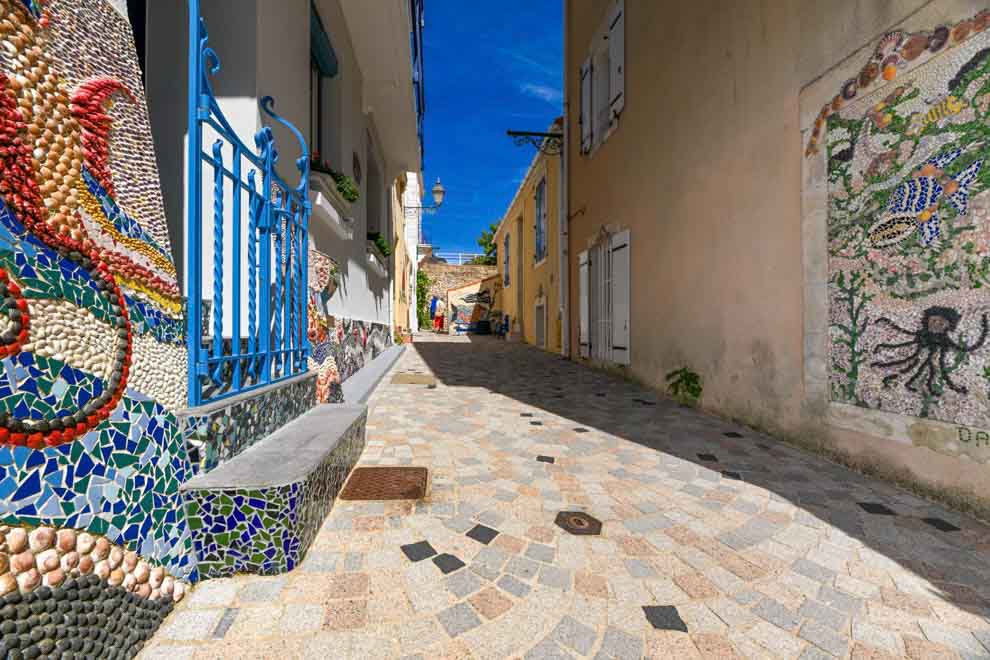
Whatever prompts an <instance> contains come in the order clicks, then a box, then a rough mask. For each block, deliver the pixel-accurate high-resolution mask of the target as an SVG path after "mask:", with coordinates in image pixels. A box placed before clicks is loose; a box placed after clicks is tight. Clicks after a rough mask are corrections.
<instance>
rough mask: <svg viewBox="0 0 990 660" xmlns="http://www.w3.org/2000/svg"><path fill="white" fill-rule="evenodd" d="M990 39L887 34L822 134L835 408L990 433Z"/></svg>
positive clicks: (966, 26) (835, 105)
mask: <svg viewBox="0 0 990 660" xmlns="http://www.w3.org/2000/svg"><path fill="white" fill-rule="evenodd" d="M988 27H990V11H984V12H981V13H979V14H978V15H976V16H975V17H973V18H971V19H967V20H963V21H960V22H958V23H956V24H954V25H944V26H938V27H936V28H935V29H933V30H931V31H930V32H918V33H913V34H908V33H905V32H901V31H895V32H891V33H889V34H887V35H885V36H884V37H883V38H882V39H881V40H880V41H879V43H878V44H877V45H876V49H875V51H874V53H873V55H872V57H871V58H870V59H869V61H868V62H867V63H866V64H865V65H864V66H863V68H862V70H861V71H860V73H859V74H858V75H857V76H856V77H855V78H851V79H850V80H849V81H847V82H846V83H845V84H844V85H843V86H842V89H841V90H840V91H839V93H838V94H837V95H836V97H835V99H834V100H833V101H832V103H830V104H829V105H828V106H826V107H825V108H824V109H823V110H822V113H821V115H820V116H819V121H818V122H817V123H816V129H815V131H814V133H813V135H812V138H811V141H810V143H809V145H808V152H809V154H810V153H813V152H815V151H816V150H817V149H818V141H819V140H820V139H821V140H823V141H824V142H825V146H826V148H827V158H828V242H829V243H828V254H829V340H830V349H829V351H830V355H829V386H830V392H831V399H832V400H833V401H836V402H841V403H848V404H853V405H857V406H861V407H865V408H872V409H877V410H883V411H887V412H893V413H899V414H903V415H909V416H914V417H921V418H929V419H932V420H938V421H943V422H947V423H951V424H957V425H960V426H966V427H976V428H988V427H990V403H988V402H990V341H988V340H990V336H988V334H990V298H988V295H987V292H988V287H990V159H988V156H990V124H988V122H990V31H987V28H988ZM822 130H824V135H823V137H820V135H821V131H822Z"/></svg>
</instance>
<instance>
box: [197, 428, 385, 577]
mask: <svg viewBox="0 0 990 660" xmlns="http://www.w3.org/2000/svg"><path fill="white" fill-rule="evenodd" d="M365 422H366V417H365V416H364V415H362V416H361V417H359V418H358V419H357V420H356V421H355V422H354V423H353V424H352V425H351V426H350V428H349V429H348V430H347V431H346V432H345V434H344V435H343V436H342V437H341V438H340V440H339V442H338V444H337V446H336V447H335V448H334V449H333V451H332V452H330V454H329V455H328V456H327V457H326V459H324V461H323V462H322V463H321V464H320V465H318V466H316V467H315V469H314V470H313V472H311V473H310V474H309V476H307V477H306V478H305V479H304V480H303V481H300V482H295V483H290V484H285V485H281V486H272V487H270V488H258V489H244V490H238V489H234V490H190V491H188V493H187V494H188V495H189V524H190V527H191V528H192V530H193V539H194V541H195V544H196V554H197V556H198V557H199V570H200V572H201V574H202V576H203V577H208V578H212V577H223V576H228V575H233V574H234V573H258V574H261V575H273V574H276V573H284V572H286V571H290V570H292V569H293V568H295V567H296V566H297V565H298V564H299V562H300V561H302V559H303V557H304V556H305V554H306V550H307V549H308V548H309V546H310V544H311V543H312V542H313V539H314V538H316V533H317V532H318V531H319V529H320V526H321V525H322V524H323V521H324V519H325V518H326V517H327V515H328V514H329V513H330V509H331V508H332V506H333V502H334V500H335V499H336V497H337V494H338V493H339V492H340V489H341V488H343V486H344V481H345V480H346V479H347V475H348V474H349V473H350V471H351V468H353V467H354V465H355V464H356V463H357V461H358V459H359V458H360V457H361V452H362V451H363V450H364V438H365V431H364V429H365Z"/></svg>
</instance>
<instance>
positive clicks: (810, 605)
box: [798, 600, 849, 631]
mask: <svg viewBox="0 0 990 660" xmlns="http://www.w3.org/2000/svg"><path fill="white" fill-rule="evenodd" d="M798 614H799V615H801V616H803V617H805V618H806V619H811V620H813V621H815V622H816V623H820V624H821V625H823V626H825V627H826V628H831V629H832V630H836V631H838V630H841V629H842V628H844V627H845V625H846V621H847V620H848V618H849V617H848V616H847V615H846V614H845V613H844V612H840V611H839V610H834V609H832V608H831V607H829V606H828V605H823V604H822V603H819V602H817V601H814V600H806V601H804V604H802V605H801V608H800V609H799V610H798Z"/></svg>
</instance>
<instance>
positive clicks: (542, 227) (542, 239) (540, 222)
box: [533, 177, 547, 263]
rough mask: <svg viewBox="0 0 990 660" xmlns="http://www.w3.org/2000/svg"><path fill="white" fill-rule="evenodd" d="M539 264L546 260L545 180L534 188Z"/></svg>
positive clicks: (537, 259) (537, 257)
mask: <svg viewBox="0 0 990 660" xmlns="http://www.w3.org/2000/svg"><path fill="white" fill-rule="evenodd" d="M533 258H534V260H535V261H536V262H537V263H539V262H541V261H543V260H544V259H546V258H547V180H546V177H544V178H542V179H540V183H539V184H537V186H536V254H535V255H533Z"/></svg>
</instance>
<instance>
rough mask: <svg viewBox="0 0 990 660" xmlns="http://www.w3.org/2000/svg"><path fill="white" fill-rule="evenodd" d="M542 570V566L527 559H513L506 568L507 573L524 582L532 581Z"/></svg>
mask: <svg viewBox="0 0 990 660" xmlns="http://www.w3.org/2000/svg"><path fill="white" fill-rule="evenodd" d="M539 569H540V564H538V563H536V562H535V561H530V560H529V559H526V558H525V557H513V558H512V559H510V560H509V563H508V564H506V566H505V572H506V573H511V574H512V575H515V576H516V577H520V578H523V579H524V580H531V579H533V576H535V575H536V573H537V571H539Z"/></svg>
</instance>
